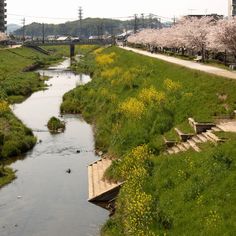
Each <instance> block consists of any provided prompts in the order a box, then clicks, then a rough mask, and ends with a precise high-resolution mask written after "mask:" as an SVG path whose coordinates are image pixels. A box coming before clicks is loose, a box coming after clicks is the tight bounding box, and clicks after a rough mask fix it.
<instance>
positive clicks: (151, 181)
mask: <svg viewBox="0 0 236 236" xmlns="http://www.w3.org/2000/svg"><path fill="white" fill-rule="evenodd" d="M73 68H74V69H75V70H76V71H77V72H80V71H83V72H85V71H87V72H88V73H90V74H91V75H92V76H93V80H92V82H91V83H89V84H87V85H85V86H81V87H78V88H76V89H75V90H73V91H71V92H69V93H67V94H66V95H65V96H64V102H63V104H62V106H61V110H62V111H63V112H71V113H76V112H77V113H82V114H83V115H84V117H85V118H86V119H87V120H89V121H90V122H94V123H95V124H96V130H95V136H96V146H97V148H99V149H101V150H103V151H106V152H109V153H111V154H113V155H115V156H116V157H117V161H114V162H113V165H112V167H111V168H110V169H109V171H108V172H107V176H108V177H109V178H114V179H119V180H126V184H125V185H124V187H123V188H122V190H121V192H120V194H119V197H118V200H117V211H116V214H115V215H114V216H113V217H112V218H111V219H110V220H109V221H108V222H107V224H106V225H105V226H104V228H103V231H102V234H103V235H105V236H113V235H116V236H119V235H120V236H121V235H135V236H136V235H140V236H141V235H199V234H200V235H233V232H235V230H236V224H235V222H236V221H235V220H236V214H235V209H234V204H233V202H234V201H235V198H236V189H235V187H234V183H235V179H236V172H235V161H236V155H235V154H236V148H235V144H236V136H235V135H233V134H226V135H227V138H228V139H227V141H226V143H224V144H219V145H218V146H217V147H216V146H214V145H212V144H208V143H207V144H204V145H202V146H201V149H202V150H203V151H202V152H201V153H194V152H193V151H192V152H191V151H189V152H186V153H182V154H178V155H174V156H165V155H163V154H162V151H163V139H162V136H163V135H166V134H170V133H171V132H172V130H173V128H174V127H176V126H177V127H181V129H183V130H186V131H188V130H189V128H188V127H187V126H188V125H187V122H186V119H187V118H188V117H194V118H195V119H196V120H198V121H213V120H214V119H215V118H216V117H217V116H222V115H227V116H231V115H232V111H233V110H234V109H235V102H236V94H235V92H234V91H235V87H236V81H231V80H228V79H224V78H220V77H217V76H214V75H210V74H206V73H201V72H198V71H194V70H189V69H186V68H183V67H180V66H177V65H173V64H169V63H166V62H163V61H159V60H156V59H153V58H148V57H145V56H141V55H137V54H134V53H132V52H127V51H124V50H122V49H118V48H115V47H111V48H106V49H98V50H95V51H94V52H91V53H90V54H88V55H87V56H86V57H85V58H84V59H83V60H82V61H81V62H80V63H79V64H78V65H77V66H74V67H73Z"/></svg>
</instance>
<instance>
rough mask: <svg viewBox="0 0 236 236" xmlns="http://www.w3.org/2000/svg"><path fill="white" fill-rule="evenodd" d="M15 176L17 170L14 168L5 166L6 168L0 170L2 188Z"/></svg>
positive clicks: (0, 185)
mask: <svg viewBox="0 0 236 236" xmlns="http://www.w3.org/2000/svg"><path fill="white" fill-rule="evenodd" d="M0 168H1V167H0ZM15 178H16V176H15V172H13V171H12V169H10V168H6V167H5V168H4V170H3V169H2V170H0V188H2V187H3V186H5V185H7V184H9V183H11V182H12V180H14V179H15Z"/></svg>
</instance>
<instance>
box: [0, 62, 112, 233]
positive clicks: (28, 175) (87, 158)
mask: <svg viewBox="0 0 236 236" xmlns="http://www.w3.org/2000/svg"><path fill="white" fill-rule="evenodd" d="M69 64H70V61H69V60H66V61H64V62H63V63H61V64H60V65H58V66H56V67H52V68H49V69H48V70H42V71H39V72H40V74H42V75H46V76H50V77H51V79H50V80H49V81H47V84H48V85H49V88H48V89H47V90H45V91H40V92H36V93H34V94H33V95H32V96H31V97H29V98H28V99H27V100H26V101H25V102H23V103H21V104H17V105H14V107H13V111H14V113H15V114H16V115H17V117H19V118H20V119H21V120H22V121H23V122H24V123H25V124H26V125H27V126H28V127H30V128H32V129H33V130H34V134H35V135H36V136H37V137H38V140H42V142H41V143H38V144H37V145H36V146H35V148H34V149H33V150H32V151H30V152H28V153H27V155H26V157H25V158H24V159H22V160H18V161H17V162H15V163H14V164H12V168H13V169H15V170H17V179H16V180H15V181H14V182H13V183H11V184H10V185H8V186H6V187H4V188H2V189H1V190H0V235H1V236H95V235H99V230H100V227H101V225H102V224H103V223H104V222H105V220H106V219H107V216H108V212H107V211H105V210H103V209H101V208H99V207H96V206H94V205H92V204H90V203H88V202H87V198H88V186H87V185H88V184H87V182H88V179H87V165H88V164H89V163H91V162H93V161H95V160H97V159H98V157H97V156H95V154H94V151H93V150H94V137H93V130H92V127H91V126H90V125H89V124H87V123H86V122H85V121H84V120H83V119H82V118H81V117H80V116H74V115H67V116H63V119H64V120H65V121H66V130H65V132H64V133H62V134H56V135H51V134H50V133H49V132H47V127H46V126H45V125H46V124H47V122H48V120H49V119H50V118H51V117H52V116H56V117H58V116H59V114H60V111H59V107H60V104H61V102H62V96H63V94H65V93H66V92H68V91H70V90H71V89H73V88H74V87H75V86H77V85H79V84H85V83H87V82H89V81H90V78H89V77H88V76H86V75H75V74H74V73H72V72H71V71H69V70H67V67H68V66H69ZM77 150H82V152H81V153H77V152H76V151H77ZM68 168H70V169H71V170H72V172H71V174H68V173H66V170H67V169H68Z"/></svg>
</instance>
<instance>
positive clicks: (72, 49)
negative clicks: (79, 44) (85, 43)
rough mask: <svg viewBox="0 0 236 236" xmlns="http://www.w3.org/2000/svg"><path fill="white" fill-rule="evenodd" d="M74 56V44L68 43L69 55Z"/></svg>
mask: <svg viewBox="0 0 236 236" xmlns="http://www.w3.org/2000/svg"><path fill="white" fill-rule="evenodd" d="M74 56H75V45H74V44H70V57H74Z"/></svg>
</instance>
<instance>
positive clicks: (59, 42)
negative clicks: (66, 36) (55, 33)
mask: <svg viewBox="0 0 236 236" xmlns="http://www.w3.org/2000/svg"><path fill="white" fill-rule="evenodd" d="M112 43H113V40H112V39H80V40H45V41H42V40H32V41H27V42H24V45H25V46H43V45H45V46H50V45H52V46H53V45H71V44H75V45H85V44H87V45H93V44H94V45H108V44H112Z"/></svg>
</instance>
